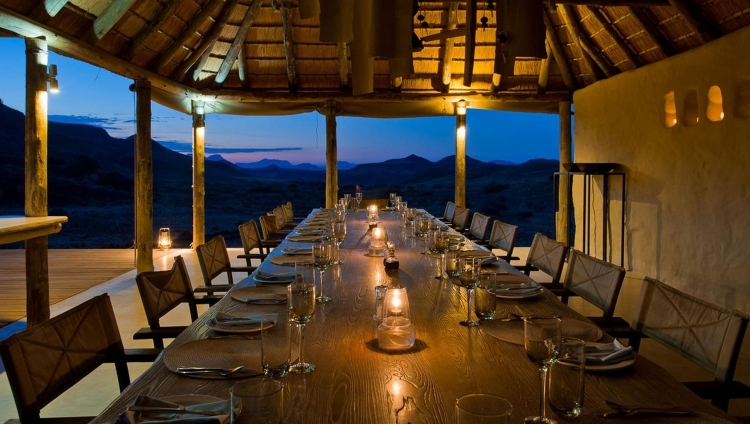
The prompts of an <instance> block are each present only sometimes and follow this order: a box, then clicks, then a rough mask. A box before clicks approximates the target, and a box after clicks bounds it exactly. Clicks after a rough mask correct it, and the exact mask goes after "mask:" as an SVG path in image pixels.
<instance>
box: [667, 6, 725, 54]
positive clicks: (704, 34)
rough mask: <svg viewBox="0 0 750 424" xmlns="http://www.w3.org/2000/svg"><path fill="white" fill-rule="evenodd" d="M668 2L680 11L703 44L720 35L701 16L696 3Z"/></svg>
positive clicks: (720, 34)
mask: <svg viewBox="0 0 750 424" xmlns="http://www.w3.org/2000/svg"><path fill="white" fill-rule="evenodd" d="M669 3H670V4H671V5H672V6H674V8H675V9H677V11H678V12H680V15H682V16H683V17H684V18H685V20H686V21H687V23H688V24H689V25H690V26H692V27H693V28H694V29H695V33H696V36H697V37H698V38H699V39H700V40H701V42H702V43H704V44H705V43H707V42H709V41H711V40H714V39H716V38H719V37H721V36H722V33H721V32H720V31H717V30H716V29H715V28H714V27H712V26H711V25H710V24H709V23H708V21H707V20H706V18H704V17H703V15H702V14H701V11H700V9H699V8H698V6H697V5H694V4H692V3H688V2H685V1H683V0H669Z"/></svg>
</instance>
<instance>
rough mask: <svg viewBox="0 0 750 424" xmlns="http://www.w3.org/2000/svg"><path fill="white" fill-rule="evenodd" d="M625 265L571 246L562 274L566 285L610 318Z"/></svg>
mask: <svg viewBox="0 0 750 424" xmlns="http://www.w3.org/2000/svg"><path fill="white" fill-rule="evenodd" d="M624 279H625V269H624V268H622V267H620V266H617V265H614V264H611V263H609V262H605V261H602V260H600V259H597V258H595V257H593V256H589V255H587V254H585V253H583V252H579V251H578V250H575V249H574V250H572V251H571V254H570V258H569V259H568V272H567V273H566V274H565V289H566V290H570V291H571V292H573V293H575V294H577V295H579V296H581V297H582V298H583V299H585V300H586V301H588V302H589V303H591V304H593V305H594V306H596V307H597V308H599V309H601V310H602V316H603V317H604V318H607V319H609V318H612V317H613V316H614V313H615V306H616V305H617V297H618V296H619V295H620V289H621V288H622V281H623V280H624Z"/></svg>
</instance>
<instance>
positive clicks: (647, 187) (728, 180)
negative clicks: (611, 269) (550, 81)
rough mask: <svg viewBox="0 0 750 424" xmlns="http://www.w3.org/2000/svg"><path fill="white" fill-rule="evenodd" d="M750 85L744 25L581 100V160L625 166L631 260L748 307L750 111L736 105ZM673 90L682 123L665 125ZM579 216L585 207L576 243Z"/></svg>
mask: <svg viewBox="0 0 750 424" xmlns="http://www.w3.org/2000/svg"><path fill="white" fill-rule="evenodd" d="M749 84H750V28H745V29H743V30H740V31H737V32H735V33H732V34H729V35H727V36H725V37H723V38H721V39H719V40H717V41H714V42H712V43H709V44H707V45H704V46H702V47H700V48H697V49H694V50H692V51H690V52H688V53H684V54H680V55H678V56H675V57H672V58H669V59H665V60H663V61H661V62H659V63H656V64H653V65H648V66H645V67H643V68H641V69H638V70H635V71H631V72H627V73H625V74H622V75H617V76H614V77H611V78H609V79H607V80H603V81H600V82H598V83H596V84H593V85H591V86H589V87H587V88H585V89H582V90H579V91H576V92H575V94H574V98H573V99H574V108H575V128H574V138H573V142H574V161H575V162H616V163H619V164H621V166H620V167H619V168H618V170H623V171H625V172H626V173H627V183H628V186H627V189H626V191H627V192H626V214H625V219H626V227H625V264H624V267H625V268H626V269H627V270H629V271H634V272H636V273H639V274H643V275H648V276H651V277H654V278H658V279H660V280H662V281H664V282H665V283H667V284H670V285H672V286H675V287H678V288H680V289H681V290H683V291H686V292H688V293H691V294H694V295H697V296H699V297H702V298H704V299H706V300H709V301H711V302H714V303H718V304H720V305H723V306H726V307H729V308H738V309H740V310H743V311H745V312H748V313H750V117H748V116H742V114H745V115H750V113H748V111H747V110H745V111H740V110H738V109H740V108H741V107H746V106H742V105H746V104H747V102H749V101H750V99H748V98H747V97H746V98H744V99H741V98H740V95H739V93H740V92H742V91H744V92H745V94H746V95H748V96H750V93H748V92H750V90H748V88H747V87H748V85H749ZM713 85H717V86H719V87H720V88H721V90H722V97H723V107H724V112H725V117H724V119H723V120H722V121H720V122H709V121H708V120H707V119H706V114H705V113H706V107H707V102H708V98H707V94H708V90H709V88H710V87H711V86H713ZM691 89H695V90H697V94H698V109H699V112H700V120H699V122H698V123H697V124H695V125H692V126H688V125H686V124H685V123H684V122H683V119H682V114H683V111H684V108H683V104H684V102H685V97H686V96H687V93H688V92H689V90H691ZM670 91H674V96H675V104H676V106H677V119H678V123H677V125H675V126H674V127H672V128H667V127H666V125H665V124H664V121H665V95H666V94H667V93H669V92H670ZM743 102H744V103H743ZM597 187H600V184H597ZM617 207H619V206H617ZM576 209H580V208H578V207H577V208H576ZM577 212H580V211H579V210H577ZM597 212H598V213H601V211H600V210H599V211H597ZM597 216H599V215H597ZM617 218H619V216H618V217H617ZM580 219H581V217H580V213H579V216H578V217H577V225H576V227H577V233H576V240H577V241H576V245H577V246H578V245H579V244H580V242H581V241H580V228H581V221H580ZM614 225H615V226H616V225H619V224H616V223H614ZM604 227H609V226H604ZM596 231H597V232H599V233H600V232H601V231H602V226H601V225H600V226H598V228H597V229H596ZM599 235H600V234H599ZM618 244H619V241H618ZM599 247H600V246H599ZM618 249H619V248H618ZM618 255H619V253H618ZM615 262H617V263H619V256H618V257H617V261H615Z"/></svg>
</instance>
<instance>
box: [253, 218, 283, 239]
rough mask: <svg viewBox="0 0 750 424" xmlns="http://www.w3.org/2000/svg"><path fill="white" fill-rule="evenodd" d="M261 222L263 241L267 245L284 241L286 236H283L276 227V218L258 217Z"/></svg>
mask: <svg viewBox="0 0 750 424" xmlns="http://www.w3.org/2000/svg"><path fill="white" fill-rule="evenodd" d="M258 220H259V221H260V229H261V233H262V234H263V241H264V242H266V243H272V242H279V243H281V241H282V240H284V237H285V235H284V234H281V233H280V232H279V230H278V228H277V227H276V218H275V217H273V216H269V215H261V216H260V217H258Z"/></svg>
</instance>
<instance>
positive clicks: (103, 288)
mask: <svg viewBox="0 0 750 424" xmlns="http://www.w3.org/2000/svg"><path fill="white" fill-rule="evenodd" d="M229 251H230V252H229V256H230V257H231V258H236V256H237V254H240V253H241V249H229ZM527 251H528V249H527V248H517V249H516V252H515V253H516V254H517V255H519V256H521V257H525V255H526V253H527ZM175 255H182V257H183V258H184V259H185V262H186V264H187V266H188V271H189V273H190V277H191V280H192V281H193V283H194V285H200V283H202V277H201V275H200V268H199V265H198V261H197V259H196V256H195V253H194V252H193V251H192V250H189V249H186V250H176V251H173V252H171V254H170V255H167V256H164V257H163V258H161V259H159V260H158V261H157V262H156V264H155V265H156V269H157V270H159V269H168V268H170V267H171V266H172V263H173V260H172V257H174V256H175ZM233 262H234V263H236V264H237V265H244V261H239V260H235V261H233ZM135 274H136V273H135V271H131V272H128V273H126V274H123V275H121V276H119V277H117V278H114V279H112V280H110V281H108V282H106V283H104V284H101V285H99V286H96V287H94V288H92V289H89V290H87V291H85V292H83V293H80V294H78V295H76V296H73V297H71V298H69V299H66V300H64V301H62V302H60V303H57V304H55V305H53V306H52V308H51V309H52V310H51V313H52V315H53V316H55V315H57V314H59V313H61V312H63V311H65V310H67V309H68V308H71V307H73V306H75V305H77V304H79V303H81V302H83V301H85V300H87V299H89V298H91V297H93V296H96V295H99V294H101V293H105V292H106V293H109V295H110V297H111V298H112V304H113V306H114V309H115V315H116V316H117V323H118V326H119V329H120V334H121V335H122V339H123V343H124V344H125V347H126V348H133V347H149V346H151V345H150V342H149V341H147V340H139V341H136V340H133V338H132V334H134V333H135V332H136V331H137V330H138V329H139V328H141V327H144V326H147V323H146V317H145V315H144V313H143V307H142V306H141V300H140V296H139V294H138V289H137V287H136V285H135ZM237 277H241V275H237V276H235V281H237V280H238V278H237ZM532 277H533V275H532ZM222 278H223V277H222ZM217 280H218V279H217ZM641 280H642V276H639V275H636V274H633V273H628V275H627V276H626V278H625V283H624V285H623V289H622V292H621V293H620V298H619V300H618V304H617V310H616V315H617V316H621V317H624V318H626V319H627V320H628V321H629V320H630V319H631V317H632V316H633V314H634V311H635V306H636V303H637V301H638V294H639V292H640V286H641ZM216 283H217V284H220V283H221V281H220V280H218V281H216ZM569 305H570V306H571V307H572V308H573V309H575V310H577V311H579V312H581V313H583V314H585V315H597V313H598V312H599V311H598V310H597V309H596V308H594V307H593V306H591V305H589V304H587V303H586V302H585V301H583V300H581V299H580V298H571V300H570V302H569ZM199 308H202V309H199V312H203V311H204V310H205V309H206V308H207V307H206V306H199ZM162 322H163V324H164V325H186V324H189V322H190V318H189V312H188V310H187V307H184V308H183V307H179V308H177V309H175V310H174V311H172V312H170V314H169V315H168V316H167V317H165V319H164V320H163V321H162ZM24 327H25V322H23V321H19V322H17V323H14V324H11V325H8V326H6V327H4V328H2V329H0V340H2V339H5V338H6V337H8V336H9V335H10V334H13V333H15V332H17V331H19V329H22V328H24ZM640 354H641V355H643V356H645V357H647V358H649V359H651V360H652V361H655V362H657V363H658V364H659V365H661V366H662V367H664V368H665V369H666V370H668V371H669V372H670V373H671V374H672V375H674V376H675V377H676V378H677V379H678V380H681V381H688V380H711V379H712V377H711V375H710V374H709V373H708V372H706V371H705V370H703V369H702V368H700V367H698V366H697V365H694V364H693V363H692V362H690V361H689V360H687V359H685V358H683V357H682V356H680V355H679V354H676V353H673V352H671V351H669V350H667V349H666V348H664V347H662V346H661V345H659V344H657V343H656V342H653V341H651V340H649V339H644V340H643V342H642V344H641V349H640ZM148 365H149V364H130V365H129V368H130V376H131V379H132V380H134V379H135V378H137V377H138V376H139V375H140V374H141V373H142V372H143V371H144V370H145V369H146V368H147V367H148ZM737 379H738V380H740V381H743V382H746V383H750V342H748V341H747V340H745V343H743V350H742V357H741V359H740V364H739V366H738V370H737ZM118 393H119V392H118V387H117V379H116V377H115V372H114V367H113V366H111V365H105V366H103V367H100V369H98V370H97V371H96V372H94V373H93V374H91V375H89V376H88V377H87V378H86V379H85V380H84V381H82V382H81V383H79V384H77V385H76V386H75V387H73V388H72V389H71V390H69V391H68V392H66V393H65V394H64V395H63V396H61V397H60V398H58V399H57V400H55V401H54V402H53V403H51V404H50V405H48V406H47V407H46V408H44V410H43V411H42V416H43V417H54V416H82V415H97V414H98V413H99V412H100V411H101V410H103V409H104V408H105V407H106V405H108V404H109V402H111V401H112V400H113V399H114V398H115V397H117V395H118ZM729 412H730V413H731V414H732V415H740V416H748V415H750V400H734V401H732V403H731V405H730V411H729ZM16 417H17V414H16V408H15V404H14V402H13V395H12V394H11V391H10V387H9V386H8V380H7V377H6V375H5V373H4V372H3V373H2V374H0V423H4V422H6V421H7V420H9V419H13V418H16Z"/></svg>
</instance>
